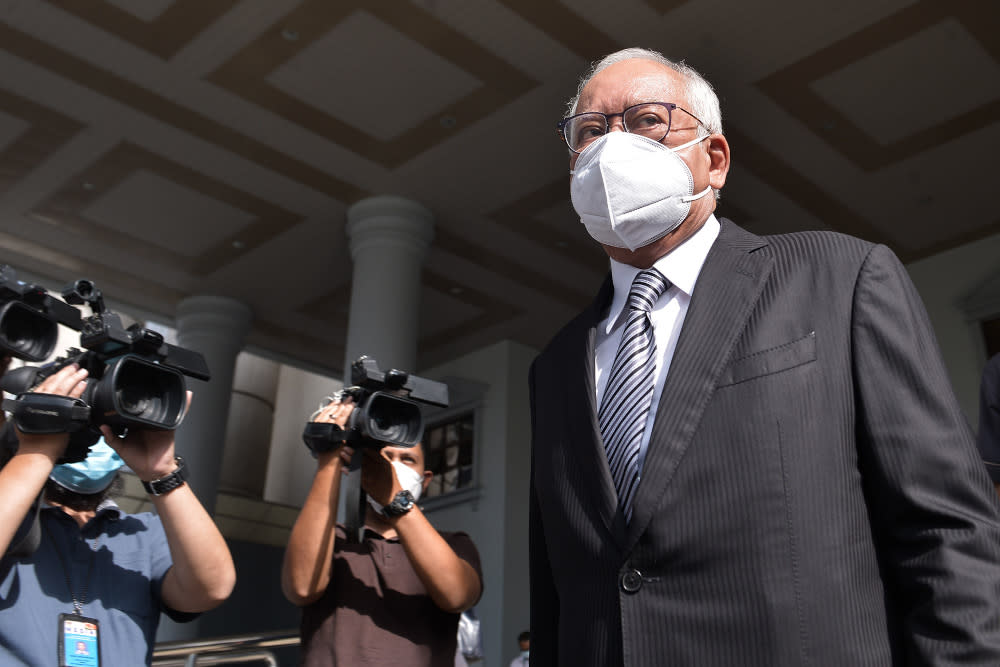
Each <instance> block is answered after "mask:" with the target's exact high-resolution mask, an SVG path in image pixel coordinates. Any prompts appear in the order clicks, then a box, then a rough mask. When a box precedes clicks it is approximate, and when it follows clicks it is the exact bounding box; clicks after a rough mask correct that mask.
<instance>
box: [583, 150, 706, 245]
mask: <svg viewBox="0 0 1000 667" xmlns="http://www.w3.org/2000/svg"><path fill="white" fill-rule="evenodd" d="M706 138H707V137H698V138H697V139H692V140H691V141H689V142H687V143H684V144H681V145H680V146H677V147H675V148H667V147H666V146H664V145H663V144H661V143H660V142H658V141H653V140H652V139H647V138H646V137H643V136H640V135H637V134H632V133H629V132H608V133H607V134H605V135H604V136H603V137H601V138H600V139H598V140H597V141H595V142H594V143H592V144H591V145H590V146H588V147H587V148H586V149H584V151H583V152H582V153H580V157H579V158H578V160H577V163H576V168H575V169H574V170H573V171H572V172H570V173H572V174H573V178H572V181H571V183H570V197H571V198H572V200H573V208H574V209H576V212H577V214H578V215H579V216H580V222H582V223H583V225H584V226H585V227H586V228H587V232H588V233H589V234H590V235H591V237H593V239H594V240H595V241H597V242H598V243H603V244H604V245H609V246H613V247H615V248H628V249H629V250H636V249H638V248H641V247H643V246H645V245H648V244H650V243H652V242H653V241H656V240H657V239H660V238H662V237H664V236H666V235H667V234H668V233H669V232H671V231H673V230H674V229H676V228H677V226H678V225H679V224H681V223H682V222H683V221H684V218H686V217H687V214H688V211H690V210H691V202H693V201H695V200H696V199H701V198H702V197H704V196H705V195H706V194H708V193H709V192H710V191H711V190H712V187H711V186H709V187H707V188H705V189H704V190H702V191H701V192H699V193H698V194H694V176H692V175H691V170H690V169H688V166H687V165H686V164H685V163H684V160H682V159H681V157H680V156H679V155H677V151H680V150H684V149H685V148H687V147H689V146H693V145H695V144H697V143H700V142H702V141H704V140H705V139H706Z"/></svg>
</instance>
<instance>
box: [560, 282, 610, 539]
mask: <svg viewBox="0 0 1000 667" xmlns="http://www.w3.org/2000/svg"><path fill="white" fill-rule="evenodd" d="M613 291H614V288H613V286H612V284H611V277H610V275H609V276H608V277H607V278H606V279H605V281H604V284H603V285H602V286H601V289H600V291H599V292H598V295H597V298H595V299H594V302H593V303H592V304H591V306H590V308H589V309H588V310H587V311H584V313H583V316H582V317H581V319H580V320H579V322H580V325H579V326H578V327H576V328H575V330H574V331H573V338H572V339H571V340H570V341H569V344H568V345H566V347H565V349H564V350H563V351H562V353H563V363H562V364H561V366H562V368H564V369H565V371H566V378H565V379H566V383H565V386H566V398H565V402H564V403H563V406H564V409H565V410H566V412H567V415H566V420H567V423H569V424H570V425H571V428H570V430H569V443H570V446H572V447H573V448H574V449H575V450H576V451H575V452H574V455H573V456H572V458H573V460H574V461H575V462H576V465H578V466H580V477H581V479H582V480H583V485H582V487H583V488H584V489H587V493H588V495H590V494H593V498H592V502H593V503H594V506H595V507H596V509H597V512H598V514H599V515H600V518H601V520H602V521H603V523H604V525H605V527H607V529H608V531H609V533H610V534H611V535H612V536H613V537H614V539H615V541H616V542H617V543H618V544H623V543H624V540H625V523H624V521H623V520H622V517H621V513H620V512H618V511H617V510H618V495H617V493H616V491H615V485H614V481H613V480H612V478H611V470H610V469H609V468H608V459H607V456H606V455H605V453H604V442H603V441H602V440H601V429H600V425H599V424H598V421H597V407H596V404H597V397H596V394H597V391H596V388H595V385H594V342H595V338H596V335H597V325H598V324H599V323H600V321H601V319H602V318H603V316H604V311H605V310H606V309H607V307H608V305H609V304H610V303H611V297H612V294H613ZM580 355H582V358H581V356H580ZM580 406H586V411H585V412H583V413H578V412H576V411H577V410H579V409H580ZM577 448H578V449H577Z"/></svg>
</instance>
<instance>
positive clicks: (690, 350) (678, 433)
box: [605, 220, 773, 550]
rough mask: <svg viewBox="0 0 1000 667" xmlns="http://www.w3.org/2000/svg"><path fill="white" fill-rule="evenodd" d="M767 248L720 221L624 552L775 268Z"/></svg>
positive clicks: (660, 412)
mask: <svg viewBox="0 0 1000 667" xmlns="http://www.w3.org/2000/svg"><path fill="white" fill-rule="evenodd" d="M766 245H767V243H766V241H764V240H763V239H761V238H760V237H757V236H754V235H752V234H750V233H748V232H746V231H744V230H742V229H740V228H739V227H736V226H735V225H733V224H732V223H731V222H730V221H728V220H722V230H721V231H720V234H719V238H718V239H717V240H716V242H715V244H714V245H713V246H712V249H711V251H709V254H708V257H707V258H706V260H705V265H704V266H703V267H702V270H701V273H700V274H699V276H698V282H697V284H696V286H695V290H694V293H693V294H692V296H691V305H690V306H689V308H688V312H687V316H686V317H685V320H684V325H683V328H682V329H681V334H680V337H679V338H678V341H677V348H676V350H675V351H674V356H673V360H672V361H671V365H670V371H669V375H668V376H667V379H666V382H665V383H664V386H663V393H662V394H661V396H660V403H659V407H658V408H657V411H656V419H655V420H654V422H653V427H652V428H653V431H652V433H651V434H650V440H649V449H648V450H647V452H646V459H645V463H644V465H643V471H642V479H641V480H640V482H639V488H638V490H637V492H636V497H635V501H634V504H633V513H632V521H631V522H630V523H629V525H628V528H627V537H626V542H625V545H624V546H625V548H626V550H628V549H631V548H632V546H633V545H634V544H635V543H636V541H637V540H638V538H639V536H640V535H641V534H642V532H643V531H644V530H645V529H646V526H647V524H648V523H649V521H650V519H651V518H652V516H653V513H654V511H655V510H656V507H657V505H659V501H660V499H661V498H662V497H663V494H664V492H665V490H666V487H667V484H669V483H670V480H671V478H672V477H673V475H674V472H675V471H676V469H677V466H678V465H679V463H680V461H681V459H682V458H683V456H684V452H685V451H686V450H687V447H688V445H690V443H691V439H692V438H693V437H694V434H695V432H696V431H697V429H698V425H699V423H700V421H701V417H702V414H703V413H704V410H705V406H706V405H707V404H708V401H709V399H710V398H711V395H712V392H713V391H714V390H715V385H716V382H717V380H718V377H719V374H720V373H721V372H722V369H723V368H724V367H725V364H726V361H727V359H728V357H729V355H730V352H731V351H732V349H733V346H734V345H735V343H736V341H737V339H738V337H739V335H740V333H741V332H742V331H743V329H744V327H745V325H746V322H747V319H748V317H749V316H750V313H751V312H752V310H753V306H754V304H756V303H757V300H758V299H759V298H760V294H761V291H762V289H763V286H764V283H765V281H766V280H767V277H768V275H770V272H771V265H772V262H773V260H772V258H771V255H770V253H769V252H767V251H766ZM755 250H756V252H754V251H755ZM605 467H607V464H605Z"/></svg>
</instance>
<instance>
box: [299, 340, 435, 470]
mask: <svg viewBox="0 0 1000 667" xmlns="http://www.w3.org/2000/svg"><path fill="white" fill-rule="evenodd" d="M351 382H352V384H353V386H351V387H347V388H346V389H344V390H343V392H342V394H343V395H346V396H350V397H351V398H353V399H354V403H355V408H354V411H353V412H352V413H351V416H350V418H349V419H348V422H347V425H346V427H345V428H343V429H341V428H340V427H339V426H337V425H336V424H330V423H319V422H308V423H307V424H306V427H305V430H304V431H303V433H302V439H303V440H304V441H305V443H306V446H308V447H309V449H310V450H311V451H312V452H313V454H319V453H320V452H324V451H329V450H331V449H335V448H336V447H337V446H339V445H340V443H342V442H344V441H346V442H349V443H352V444H361V445H363V446H369V447H383V446H385V445H393V446H396V447H413V446H414V445H416V444H417V443H419V442H420V440H421V439H422V438H423V437H424V417H423V414H422V413H421V412H420V405H419V404H420V403H425V404H428V405H436V406H439V407H443V408H444V407H448V385H446V384H444V383H442V382H435V381H433V380H427V379H425V378H421V377H417V376H416V375H410V374H409V373H406V372H405V371H401V370H397V369H395V368H393V369H390V370H388V371H385V372H384V373H383V372H382V371H380V370H379V369H378V362H376V361H375V360H374V359H372V358H370V357H367V356H362V357H359V358H358V359H357V361H355V362H354V363H353V364H351Z"/></svg>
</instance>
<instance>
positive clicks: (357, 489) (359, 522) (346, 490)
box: [340, 445, 368, 543]
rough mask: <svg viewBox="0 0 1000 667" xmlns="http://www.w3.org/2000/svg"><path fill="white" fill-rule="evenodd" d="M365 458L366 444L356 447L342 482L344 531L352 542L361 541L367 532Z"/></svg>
mask: <svg viewBox="0 0 1000 667" xmlns="http://www.w3.org/2000/svg"><path fill="white" fill-rule="evenodd" d="M363 458H364V445H360V446H358V447H355V448H354V456H353V457H351V463H350V465H349V466H348V473H347V477H345V478H344V479H343V481H342V482H341V483H340V485H341V494H342V495H343V496H344V532H345V533H346V534H347V539H348V541H350V542H357V543H361V542H362V541H363V540H364V533H365V512H367V511H368V501H367V499H366V496H365V491H364V489H362V488H361V462H362V459H363Z"/></svg>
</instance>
